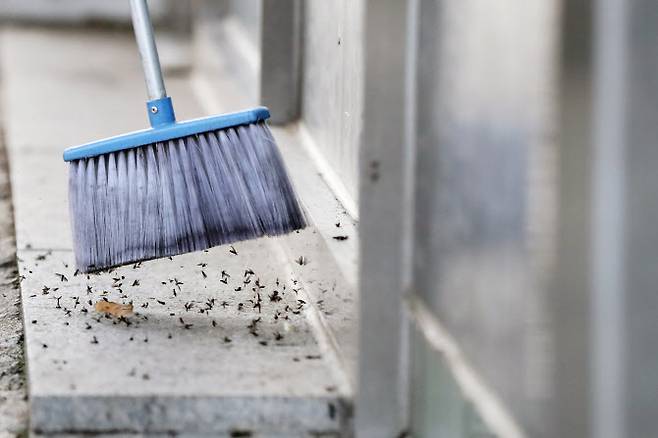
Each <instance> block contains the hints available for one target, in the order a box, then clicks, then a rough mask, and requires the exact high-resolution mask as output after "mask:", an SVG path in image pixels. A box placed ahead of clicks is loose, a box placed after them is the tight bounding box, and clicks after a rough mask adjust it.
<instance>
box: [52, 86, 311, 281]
mask: <svg viewBox="0 0 658 438" xmlns="http://www.w3.org/2000/svg"><path fill="white" fill-rule="evenodd" d="M165 99H169V98H165ZM163 100H164V99H163ZM152 104H153V102H150V103H149V105H152ZM170 107H171V101H170V100H169V101H168V102H166V101H165V102H163V105H161V106H159V107H157V108H159V109H160V111H157V110H154V111H153V113H154V114H153V117H151V123H152V125H153V128H151V129H146V130H143V131H138V132H135V133H131V134H126V135H121V136H118V137H112V138H109V139H105V140H101V141H97V142H94V143H89V144H86V145H82V146H78V147H75V148H69V149H67V150H66V151H65V153H64V159H65V160H66V161H68V162H69V163H70V166H69V206H70V213H71V219H72V229H73V241H74V249H75V258H76V264H77V267H78V269H80V270H81V271H82V272H89V271H94V270H99V269H103V268H108V267H112V266H117V265H123V264H127V263H133V262H137V261H140V260H146V259H153V258H158V257H165V256H172V255H176V254H182V253H186V252H191V251H199V250H203V249H206V248H210V247H213V246H216V245H222V244H226V243H230V242H235V241H239V240H246V239H253V238H257V237H261V236H276V235H280V234H286V233H289V232H291V231H294V230H298V229H301V228H304V227H305V225H306V221H305V218H304V214H303V212H302V209H301V208H300V205H299V202H298V200H297V197H296V195H295V192H294V190H293V188H292V185H291V183H290V180H289V178H288V175H287V172H286V169H285V166H284V163H283V160H282V158H281V155H280V153H279V150H278V148H277V146H276V143H275V141H274V138H273V137H272V134H271V132H270V130H269V128H268V126H267V124H266V122H265V121H266V119H267V118H269V111H268V110H267V108H263V107H260V108H255V109H251V110H248V111H242V112H238V113H231V114H225V115H221V116H215V117H208V118H203V119H197V120H191V121H186V122H181V123H176V122H174V121H173V120H174V119H173V109H170ZM151 108H153V106H151ZM168 108H169V110H170V111H171V114H170V115H168V114H166V113H167V110H168ZM163 113H164V114H163ZM158 117H164V119H163V122H162V123H158V122H159V120H158ZM154 119H155V120H154Z"/></svg>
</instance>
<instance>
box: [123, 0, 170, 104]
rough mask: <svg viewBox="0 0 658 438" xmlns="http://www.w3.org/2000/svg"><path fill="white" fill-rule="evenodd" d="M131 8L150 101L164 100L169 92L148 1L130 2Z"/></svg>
mask: <svg viewBox="0 0 658 438" xmlns="http://www.w3.org/2000/svg"><path fill="white" fill-rule="evenodd" d="M130 6H131V9H132V19H133V29H134V30H135V39H136V40H137V46H138V47H139V54H140V56H141V57H142V67H143V68H144V78H145V80H146V90H147V92H148V97H149V100H156V99H162V98H164V97H166V96H167V90H165V85H164V80H163V79H162V69H161V68H160V58H158V49H157V47H156V46H155V38H154V37H153V26H152V25H151V16H150V15H149V9H148V5H147V4H146V0H130Z"/></svg>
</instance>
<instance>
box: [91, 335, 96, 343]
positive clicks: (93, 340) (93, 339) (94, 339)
mask: <svg viewBox="0 0 658 438" xmlns="http://www.w3.org/2000/svg"><path fill="white" fill-rule="evenodd" d="M91 343H92V344H98V339H96V336H94V337H93V338H92V339H91Z"/></svg>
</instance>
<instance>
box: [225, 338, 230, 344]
mask: <svg viewBox="0 0 658 438" xmlns="http://www.w3.org/2000/svg"><path fill="white" fill-rule="evenodd" d="M230 342H231V338H229V337H228V336H224V343H226V344H228V343H230Z"/></svg>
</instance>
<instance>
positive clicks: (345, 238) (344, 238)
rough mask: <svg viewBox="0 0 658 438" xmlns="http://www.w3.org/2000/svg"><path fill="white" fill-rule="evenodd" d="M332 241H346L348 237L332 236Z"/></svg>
mask: <svg viewBox="0 0 658 438" xmlns="http://www.w3.org/2000/svg"><path fill="white" fill-rule="evenodd" d="M333 238H334V240H347V239H348V238H349V237H348V236H334V237H333Z"/></svg>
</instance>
